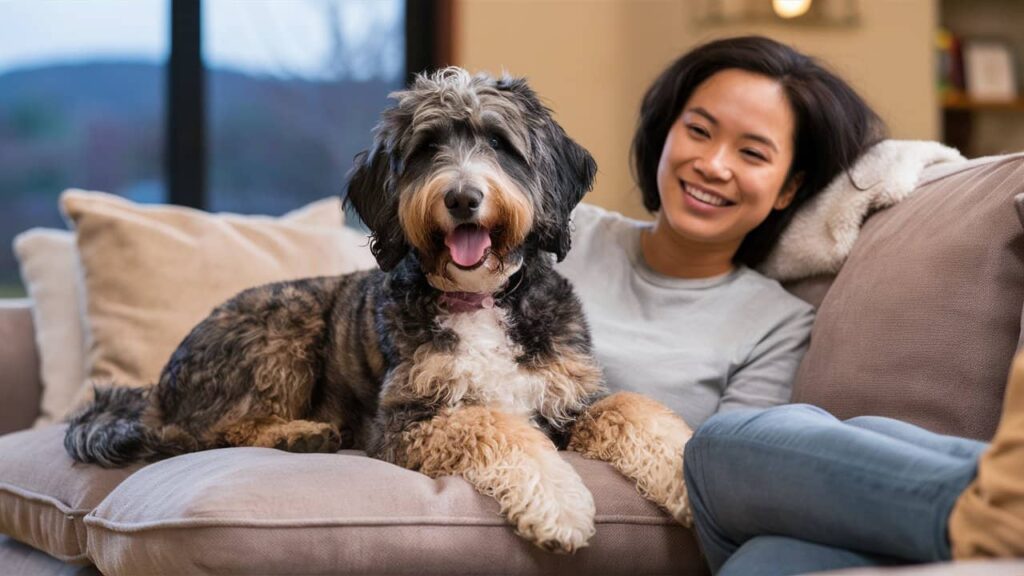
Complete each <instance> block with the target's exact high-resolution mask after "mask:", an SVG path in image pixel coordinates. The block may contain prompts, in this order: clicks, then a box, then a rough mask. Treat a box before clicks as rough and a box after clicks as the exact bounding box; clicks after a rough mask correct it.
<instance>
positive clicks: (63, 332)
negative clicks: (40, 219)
mask: <svg viewBox="0 0 1024 576" xmlns="http://www.w3.org/2000/svg"><path fill="white" fill-rule="evenodd" d="M14 253H15V255H16V256H17V258H18V265H19V267H20V269H21V279H22V282H23V283H24V284H25V289H26V290H27V291H28V295H29V297H30V298H31V299H32V323H33V324H34V325H35V336H36V349H37V350H38V351H39V373H40V374H39V379H40V382H42V383H43V395H42V399H41V401H40V406H39V418H37V419H36V423H35V425H36V426H43V425H46V424H50V423H53V422H56V421H58V420H61V419H62V418H64V416H66V415H67V414H68V412H69V411H70V410H71V408H72V406H71V403H72V401H73V400H74V399H75V396H76V395H77V394H78V390H79V389H80V388H81V387H82V381H83V379H84V377H85V349H84V342H85V336H84V334H83V333H82V304H81V302H80V299H79V296H80V293H81V290H80V289H79V284H80V282H81V274H80V272H79V266H78V254H77V253H76V251H75V235H74V234H72V233H71V232H68V231H67V230H55V229H48V228H33V229H31V230H28V231H26V232H22V233H21V234H19V235H18V236H17V237H15V238H14Z"/></svg>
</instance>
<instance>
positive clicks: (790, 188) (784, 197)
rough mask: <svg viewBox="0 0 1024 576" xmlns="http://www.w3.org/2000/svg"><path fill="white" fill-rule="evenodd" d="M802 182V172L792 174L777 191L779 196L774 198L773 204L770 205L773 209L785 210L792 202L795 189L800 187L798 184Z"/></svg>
mask: <svg viewBox="0 0 1024 576" xmlns="http://www.w3.org/2000/svg"><path fill="white" fill-rule="evenodd" d="M803 183H804V173H803V172H800V173H799V174H794V175H793V176H791V177H790V178H789V180H787V181H786V183H785V184H783V186H782V191H780V192H779V197H778V198H776V199H775V204H774V205H773V206H772V208H774V209H775V210H785V209H786V208H789V205H790V204H792V203H793V198H795V197H796V191H797V190H799V189H800V185H801V184H803Z"/></svg>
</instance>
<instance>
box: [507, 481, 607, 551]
mask: <svg viewBox="0 0 1024 576" xmlns="http://www.w3.org/2000/svg"><path fill="white" fill-rule="evenodd" d="M565 496H568V497H562V498H549V499H538V500H536V501H534V502H533V503H532V504H531V506H530V507H529V508H528V509H527V510H525V511H524V512H523V513H522V514H521V515H519V516H518V517H517V518H513V519H512V520H513V522H514V523H515V525H516V532H517V533H518V534H519V535H520V536H522V537H523V538H526V539H527V540H529V541H531V542H533V543H534V544H536V545H537V546H540V547H541V548H543V549H544V550H547V551H549V552H556V553H559V554H572V553H574V552H576V551H577V550H579V549H580V548H584V547H586V546H587V544H588V542H589V541H590V538H591V536H593V535H594V532H595V529H594V498H593V496H591V494H590V492H589V491H588V490H587V489H586V488H583V489H582V491H580V492H578V493H576V494H571V495H565Z"/></svg>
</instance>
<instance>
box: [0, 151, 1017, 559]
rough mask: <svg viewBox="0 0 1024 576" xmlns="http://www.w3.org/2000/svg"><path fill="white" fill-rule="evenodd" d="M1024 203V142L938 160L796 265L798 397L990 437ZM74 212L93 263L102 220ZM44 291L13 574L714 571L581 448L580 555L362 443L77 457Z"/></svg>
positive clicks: (2, 402) (7, 500)
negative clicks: (810, 314) (844, 239)
mask: <svg viewBox="0 0 1024 576" xmlns="http://www.w3.org/2000/svg"><path fill="white" fill-rule="evenodd" d="M868 184H869V187H870V183H868ZM67 208H68V207H67V206H65V210H66V211H67ZM1022 214H1024V154H1016V155H1007V156H1000V157H992V158H983V159H978V160H972V161H970V162H957V163H946V164H939V165H935V166H932V167H929V168H927V169H925V170H924V172H923V173H922V174H921V175H920V177H919V178H917V179H916V182H915V185H914V190H913V194H912V195H909V196H908V197H907V198H906V199H903V200H902V201H901V202H899V203H898V204H896V205H895V206H892V207H889V208H886V209H881V210H874V211H873V213H871V214H870V216H869V217H868V218H867V219H866V221H865V222H864V223H863V227H862V229H861V230H860V233H859V237H858V238H857V240H856V242H855V243H854V245H853V247H852V249H851V250H850V252H849V254H845V255H844V257H843V261H844V263H843V265H842V268H841V269H839V270H838V273H835V274H824V275H817V276H813V277H808V278H799V279H798V278H789V279H786V278H783V279H784V280H786V282H785V283H784V285H785V286H786V287H787V288H788V289H790V290H791V291H792V292H793V293H794V294H797V295H798V296H800V297H802V298H804V299H806V300H807V301H809V302H811V303H812V304H815V305H816V306H818V317H817V320H816V322H815V326H814V330H813V333H812V342H811V346H810V349H809V350H808V353H807V355H806V356H805V358H804V361H803V363H802V364H801V367H800V370H799V373H798V376H797V380H796V383H795V387H794V400H795V401H799V402H809V403H813V404H817V405H820V406H823V407H824V408H826V409H828V410H830V411H832V412H833V413H835V414H837V415H838V416H840V417H852V416H855V415H860V414H881V415H887V416H892V417H898V418H902V419H905V420H908V421H911V422H914V423H917V424H920V425H922V426H925V427H927V428H930V429H932V430H935V431H938V432H942V433H950V434H958V435H963V436H969V437H974V438H981V439H986V438H989V437H991V435H992V433H993V432H994V430H995V427H996V423H997V420H998V415H999V409H1000V406H1001V398H1002V392H1003V389H1004V385H1005V377H1006V373H1007V371H1008V368H1009V366H1010V361H1011V358H1012V357H1013V355H1014V353H1015V351H1016V350H1017V349H1018V346H1019V343H1020V340H1021V336H1022V334H1021V312H1022V304H1024V228H1022V225H1021V222H1022ZM73 220H74V222H73V224H74V225H75V226H76V228H77V230H78V233H79V238H78V248H79V253H80V257H81V258H82V264H83V266H84V267H85V268H86V269H88V268H89V266H90V265H93V266H95V263H90V261H89V258H91V257H92V256H94V255H95V254H90V252H89V250H90V247H89V246H86V245H84V244H83V238H82V236H83V235H84V234H86V233H87V231H88V229H89V223H88V222H87V221H85V220H80V219H73ZM101 228H103V229H109V225H105V226H103V227H101ZM148 228H154V227H153V226H148V227H147V229H148ZM122 244H123V242H122ZM250 244H252V242H250ZM119 262H121V261H119ZM122 263H123V262H122ZM110 265H112V264H110ZM119 265H120V264H119ZM94 272H95V270H94ZM88 275H89V273H88V272H87V273H86V276H88ZM85 280H86V285H87V287H88V288H89V289H90V290H92V289H93V288H94V287H96V286H98V284H96V285H94V284H89V282H90V281H96V279H95V278H93V279H91V280H90V278H88V277H87V278H86V279H85ZM181 289H184V288H181ZM136 291H137V290H136ZM31 292H32V290H31V289H30V293H31ZM131 296H132V294H131V293H127V294H119V295H118V296H117V301H116V303H117V304H119V305H123V302H122V300H123V299H125V298H129V297H131ZM90 297H92V296H90ZM37 308H38V307H37V306H36V304H35V303H34V301H33V300H31V299H23V300H9V301H4V302H2V303H0V533H2V534H6V536H0V573H3V574H95V573H98V572H102V573H106V574H157V573H162V574H184V573H236V574H255V573H290V574H310V573H334V574H403V573H409V574H461V573H466V574H706V568H705V567H704V565H703V562H702V561H701V558H700V554H699V550H698V547H697V544H696V542H695V540H694V537H693V535H692V533H691V532H690V531H688V530H687V529H684V528H683V527H681V526H679V525H676V524H674V523H673V522H672V521H671V520H670V519H669V517H668V516H667V515H666V514H665V513H664V512H662V511H661V510H659V509H658V508H657V507H655V506H654V505H652V504H650V503H648V502H647V501H645V500H644V499H642V498H641V497H640V496H639V495H638V494H637V493H636V490H635V488H634V487H633V486H632V484H631V483H630V482H628V481H627V480H625V479H624V478H622V477H620V476H619V475H618V474H617V473H615V472H614V471H613V470H612V469H611V468H610V467H609V466H608V465H606V464H604V463H601V462H594V461H589V460H585V459H583V458H580V457H579V456H578V455H576V454H572V453H565V454H564V457H565V459H566V460H567V461H568V462H569V463H570V464H572V465H573V466H574V467H575V468H576V470H577V471H579V473H580V475H581V477H582V478H583V479H584V482H585V483H586V484H587V486H588V487H589V488H590V490H591V491H592V492H593V493H594V496H595V502H596V505H597V519H596V523H597V532H596V535H595V536H594V537H593V539H592V540H591V542H590V546H589V547H588V548H585V549H583V550H581V551H580V552H578V553H577V554H575V555H573V556H561V555H555V554H550V553H547V552H544V551H541V550H539V549H537V548H535V547H533V546H532V545H530V544H528V543H527V542H525V541H524V540H522V539H520V538H518V537H517V536H515V535H514V533H513V532H512V530H511V528H510V527H509V526H508V525H507V524H506V523H505V521H504V520H503V519H502V518H501V517H500V516H499V515H498V509H497V504H496V503H495V502H494V501H492V500H490V499H488V498H485V497H483V496H480V495H478V494H476V493H475V492H474V491H473V490H472V488H470V486H469V485H468V484H467V483H466V482H464V481H462V480H461V479H459V478H453V477H447V478H439V479H436V480H432V479H429V478H426V477H424V476H422V475H420V474H418V473H415V472H411V471H408V470H403V469H400V468H397V467H394V466H391V465H388V464H386V463H383V462H379V461H375V460H372V459H369V458H367V457H366V456H365V455H364V454H362V453H360V452H356V451H342V452H340V453H339V454H289V453H285V452H280V451H276V450H270V449H260V448H232V449H224V450H213V451H208V452H203V453H197V454H189V455H185V456H179V457H176V458H172V459H169V460H165V461H162V462H157V463H154V464H149V465H135V466H132V467H129V468H126V469H120V470H104V469H100V468H97V467H94V466H85V465H81V464H75V463H73V462H72V461H71V460H70V459H69V458H68V457H67V455H66V454H65V453H64V450H63V447H62V444H61V441H62V436H63V429H64V427H63V425H61V424H59V423H43V425H40V422H38V420H39V416H40V412H41V408H40V406H41V405H42V404H45V398H44V397H45V396H46V394H47V386H48V385H49V383H46V382H44V381H45V380H46V378H44V377H43V376H41V375H45V374H48V373H49V372H47V370H46V366H45V365H46V363H47V360H46V358H47V354H49V355H50V356H52V355H53V352H52V350H51V351H49V352H47V351H46V345H44V344H43V341H42V340H41V339H40V336H39V334H37V333H36V331H37V330H39V328H37V324H39V322H40V315H39V314H36V312H38V310H37ZM86 308H87V312H88V313H89V314H92V313H93V312H95V311H96V310H99V308H100V306H99V304H97V303H95V302H92V301H90V302H89V303H88V305H87V306H86ZM92 320H93V326H92V328H93V329H94V330H100V329H101V328H102V327H103V323H102V322H101V320H104V321H105V319H102V318H92ZM66 321H67V322H68V323H73V322H74V319H73V318H68V319H67V320H66ZM47 322H48V323H50V324H52V322H53V319H52V318H49V319H47ZM93 338H96V336H95V335H94V336H93ZM96 347H97V343H96V342H95V341H93V342H91V343H90V344H89V345H87V349H89V350H91V352H90V353H89V354H90V358H89V360H90V365H91V366H92V367H93V369H95V368H96V367H97V366H102V364H103V363H102V362H100V361H99V360H98V359H97V354H96V350H95V349H96ZM111 358H115V359H116V355H113V356H111ZM109 359H110V358H108V360H109ZM90 375H94V374H92V373H90ZM41 399H42V401H41ZM34 423H35V424H36V425H35V426H34V427H33V424H34ZM751 481H755V482H756V481H759V479H756V478H755V479H751ZM876 572H885V573H889V572H892V573H894V574H904V573H905V574H921V575H924V574H928V575H932V574H934V575H940V574H942V575H954V574H955V575H967V574H1024V561H1020V560H1010V561H1009V562H1005V561H1004V562H997V563H990V562H981V563H960V564H953V563H947V564H937V565H931V566H922V567H913V568H909V569H889V570H888V571H868V572H864V571H856V572H849V574H853V573H856V574H868V573H871V574H874V573H876Z"/></svg>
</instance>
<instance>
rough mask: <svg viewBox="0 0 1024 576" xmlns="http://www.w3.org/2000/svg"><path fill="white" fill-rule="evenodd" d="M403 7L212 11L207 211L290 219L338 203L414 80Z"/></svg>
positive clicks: (207, 61) (343, 2)
mask: <svg viewBox="0 0 1024 576" xmlns="http://www.w3.org/2000/svg"><path fill="white" fill-rule="evenodd" d="M403 15H404V4H403V2H401V1H400V0H370V1H366V0H361V1H354V0H328V1H313V2H310V1H306V2H302V1H299V2H296V1H295V0H269V1H267V0H265V1H262V2H247V1H240V0H218V1H215V2H209V1H208V2H205V3H204V4H203V11H202V22H203V62H204V65H205V67H206V71H207V72H206V88H207V92H206V102H207V106H206V109H207V121H206V125H207V130H206V133H207V137H208V138H207V188H208V190H207V202H206V205H207V207H208V208H209V209H211V210H214V211H236V212H257V213H264V214H280V213H283V212H286V211H287V210H290V209H292V208H295V207H296V206H299V205H301V204H303V203H306V202H308V201H311V200H314V199H317V198H323V197H325V196H330V195H332V194H339V193H341V192H342V186H343V184H344V180H345V174H346V172H347V171H348V169H349V167H350V166H351V164H352V158H353V157H354V156H355V155H356V153H357V152H359V151H360V150H364V149H365V148H366V147H367V146H368V145H369V143H370V130H371V129H372V128H373V126H374V124H376V122H377V118H378V115H379V114H380V111H381V110H382V109H383V108H384V107H385V106H386V105H387V95H388V94H389V93H390V92H392V91H394V90H397V89H399V88H401V87H402V85H403V83H404V79H405V78H404V77H405V63H404V56H405V45H404V44H405V37H404V26H403Z"/></svg>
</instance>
